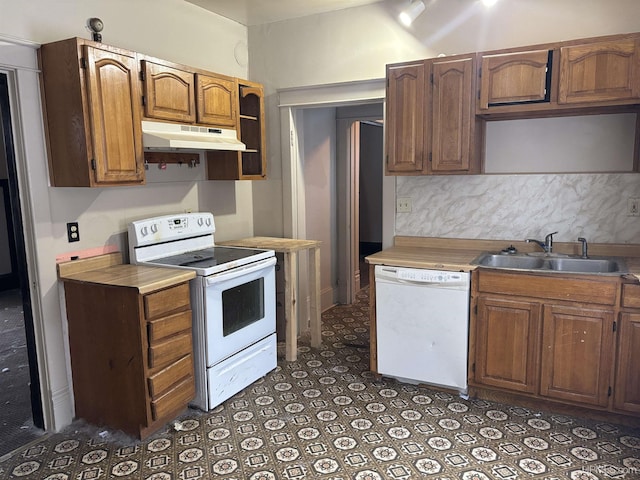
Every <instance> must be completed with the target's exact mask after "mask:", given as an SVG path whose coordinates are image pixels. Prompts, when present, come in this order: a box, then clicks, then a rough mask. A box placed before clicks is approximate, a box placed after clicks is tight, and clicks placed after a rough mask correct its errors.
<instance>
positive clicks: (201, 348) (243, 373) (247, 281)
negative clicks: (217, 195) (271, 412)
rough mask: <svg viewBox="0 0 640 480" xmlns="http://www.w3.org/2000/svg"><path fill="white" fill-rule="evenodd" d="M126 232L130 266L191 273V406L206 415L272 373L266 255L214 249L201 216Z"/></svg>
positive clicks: (270, 271) (270, 277)
mask: <svg viewBox="0 0 640 480" xmlns="http://www.w3.org/2000/svg"><path fill="white" fill-rule="evenodd" d="M128 230H129V259H130V262H131V263H133V264H139V265H150V266H162V267H169V268H182V269H189V270H194V271H195V272H196V277H195V278H194V279H193V280H191V285H190V287H191V308H192V309H193V348H194V370H195V375H196V398H195V400H194V401H193V402H192V403H193V405H195V406H196V407H198V408H200V409H202V410H205V411H207V410H211V409H212V408H214V407H216V406H217V405H219V404H220V403H222V402H223V401H225V400H226V399H228V398H230V397H231V396H233V395H235V394H236V393H238V392H239V391H240V390H242V389H243V388H245V387H247V386H249V385H250V384H251V383H253V382H255V381H256V380H258V379H259V378H261V377H263V376H264V375H266V374H267V373H268V372H269V371H271V370H273V369H274V368H275V367H276V364H277V345H276V293H275V292H276V287H275V264H276V257H275V253H274V251H273V250H258V249H250V248H241V247H218V246H216V245H215V242H214V233H215V223H214V218H213V215H212V214H211V213H208V212H200V213H183V214H176V215H165V216H160V217H153V218H148V219H145V220H138V221H135V222H132V223H131V224H129V229H128Z"/></svg>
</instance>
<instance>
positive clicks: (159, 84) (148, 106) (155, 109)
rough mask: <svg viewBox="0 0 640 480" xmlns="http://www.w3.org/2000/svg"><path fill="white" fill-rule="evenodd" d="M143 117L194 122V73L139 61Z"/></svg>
mask: <svg viewBox="0 0 640 480" xmlns="http://www.w3.org/2000/svg"><path fill="white" fill-rule="evenodd" d="M142 72H143V78H144V82H143V84H144V114H145V117H149V118H157V119H159V120H173V121H176V122H185V123H194V122H195V121H196V102H195V85H194V74H193V73H191V72H185V71H184V70H180V69H177V68H173V67H170V66H168V65H161V64H159V63H153V62H150V61H148V60H143V61H142Z"/></svg>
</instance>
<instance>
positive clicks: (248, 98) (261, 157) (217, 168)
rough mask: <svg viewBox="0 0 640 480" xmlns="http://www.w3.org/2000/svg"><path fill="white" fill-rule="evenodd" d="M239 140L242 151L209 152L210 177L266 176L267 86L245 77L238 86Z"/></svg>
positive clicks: (225, 178) (255, 177) (254, 178)
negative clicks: (243, 146)
mask: <svg viewBox="0 0 640 480" xmlns="http://www.w3.org/2000/svg"><path fill="white" fill-rule="evenodd" d="M238 96H239V105H240V113H239V116H240V128H239V131H238V134H239V136H240V140H241V141H242V142H243V143H244V144H245V145H246V146H247V149H246V150H245V151H242V152H235V151H221V150H217V151H209V152H207V156H206V157H207V178H208V179H209V180H264V179H265V178H266V177H267V153H266V137H265V113H264V89H263V87H262V85H261V84H259V83H253V82H248V81H246V80H242V81H241V83H240V84H239V86H238Z"/></svg>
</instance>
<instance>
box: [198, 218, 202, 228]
mask: <svg viewBox="0 0 640 480" xmlns="http://www.w3.org/2000/svg"><path fill="white" fill-rule="evenodd" d="M198 226H199V227H201V226H202V217H198Z"/></svg>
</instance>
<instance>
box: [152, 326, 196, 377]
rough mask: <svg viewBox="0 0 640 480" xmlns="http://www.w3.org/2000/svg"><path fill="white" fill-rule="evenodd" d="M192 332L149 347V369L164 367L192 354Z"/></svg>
mask: <svg viewBox="0 0 640 480" xmlns="http://www.w3.org/2000/svg"><path fill="white" fill-rule="evenodd" d="M192 351H193V348H192V340H191V331H189V332H186V333H182V334H180V335H175V336H173V337H169V339H167V340H165V341H163V342H158V343H155V344H153V345H149V368H156V367H162V366H163V365H168V364H169V363H172V362H175V361H176V360H177V359H179V358H180V357H184V356H185V355H187V354H189V353H192Z"/></svg>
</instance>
